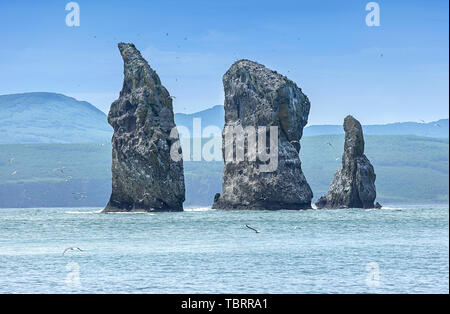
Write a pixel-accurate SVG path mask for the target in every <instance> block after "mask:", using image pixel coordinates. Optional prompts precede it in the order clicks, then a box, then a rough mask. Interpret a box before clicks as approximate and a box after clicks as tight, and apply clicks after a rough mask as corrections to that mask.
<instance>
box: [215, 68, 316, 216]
mask: <svg viewBox="0 0 450 314" xmlns="http://www.w3.org/2000/svg"><path fill="white" fill-rule="evenodd" d="M223 84H224V91H225V128H224V133H223V147H222V149H223V154H224V159H225V167H224V170H223V182H222V194H217V195H216V196H215V197H214V205H213V208H215V209H255V210H282V209H292V210H299V209H309V208H311V199H312V197H313V193H312V191H311V188H310V186H309V185H308V183H307V181H306V178H305V176H304V175H303V172H302V168H301V161H300V158H299V152H300V139H301V138H302V135H303V128H304V127H305V125H306V124H307V123H308V115H309V110H310V102H309V100H308V97H307V96H306V95H305V94H303V92H302V90H301V89H300V88H299V87H298V86H297V85H296V84H295V83H294V82H292V81H291V80H289V79H288V78H286V77H285V76H282V75H280V74H278V73H277V72H275V71H272V70H269V69H267V68H266V67H264V66H263V65H261V64H258V63H256V62H253V61H249V60H241V61H238V62H236V63H235V64H233V65H232V66H231V68H230V69H229V70H228V71H227V73H226V74H225V75H224V77H223ZM247 127H254V128H260V127H267V128H269V127H277V128H278V130H277V134H275V139H276V142H275V143H276V144H277V150H278V151H277V152H276V155H275V156H278V164H277V167H276V168H275V169H273V170H272V171H261V169H262V168H261V167H260V166H261V164H263V162H261V161H260V160H256V161H253V160H252V159H245V160H244V161H240V162H235V161H233V160H231V161H230V160H227V157H226V151H225V147H226V145H230V144H229V143H228V144H227V139H226V135H225V134H226V130H227V128H242V129H246V128H247ZM259 136H260V134H258V140H259ZM268 138H269V135H268V134H267V136H266V142H267V139H268ZM246 143H247V141H246ZM246 145H247V144H246ZM268 146H269V145H266V147H268ZM274 146H276V145H274ZM258 149H259V144H258ZM244 150H245V151H249V149H248V147H247V146H245V149H244Z"/></svg>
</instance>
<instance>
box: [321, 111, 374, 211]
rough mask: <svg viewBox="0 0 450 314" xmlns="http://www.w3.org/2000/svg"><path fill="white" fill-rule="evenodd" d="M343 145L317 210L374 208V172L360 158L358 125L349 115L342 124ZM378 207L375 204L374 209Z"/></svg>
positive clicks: (359, 128)
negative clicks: (337, 165)
mask: <svg viewBox="0 0 450 314" xmlns="http://www.w3.org/2000/svg"><path fill="white" fill-rule="evenodd" d="M344 131H345V145H344V154H343V156H342V166H341V168H340V169H339V170H338V171H337V172H336V174H335V175H334V179H333V182H332V183H331V186H330V189H329V191H328V195H326V196H322V197H321V198H320V199H319V200H318V201H317V202H316V206H317V208H374V207H375V205H374V201H375V198H376V194H377V193H376V188H375V179H376V175H375V171H374V169H373V166H372V164H371V163H370V161H369V159H367V157H366V155H364V136H363V130H362V126H361V124H360V123H359V122H358V120H356V119H355V118H353V117H352V116H347V117H346V118H345V121H344ZM379 206H380V205H379V204H378V203H377V206H376V207H379Z"/></svg>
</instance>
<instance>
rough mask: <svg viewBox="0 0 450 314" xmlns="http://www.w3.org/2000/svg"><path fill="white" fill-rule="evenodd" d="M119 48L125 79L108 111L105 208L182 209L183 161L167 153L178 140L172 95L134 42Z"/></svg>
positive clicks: (114, 209)
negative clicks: (110, 135)
mask: <svg viewBox="0 0 450 314" xmlns="http://www.w3.org/2000/svg"><path fill="white" fill-rule="evenodd" d="M119 50H120V53H121V55H122V58H123V61H124V82H123V88H122V91H121V92H120V97H119V99H117V100H116V101H115V102H113V103H112V105H111V109H110V112H109V115H108V122H109V124H111V126H112V127H113V128H114V135H113V138H112V147H113V150H112V194H111V198H110V201H109V203H108V205H107V206H106V208H105V210H104V212H113V211H182V210H183V202H184V200H185V186H184V174H183V160H182V158H180V159H179V160H178V161H174V160H173V158H171V154H170V149H171V146H172V144H174V143H176V142H177V141H178V133H177V132H172V129H173V128H174V127H175V123H174V114H173V108H172V98H171V96H170V94H169V92H168V91H167V90H166V89H165V88H164V86H162V85H161V81H160V79H159V77H158V75H157V74H156V72H155V71H153V69H152V68H151V67H150V66H149V65H148V63H147V62H146V61H145V60H144V59H143V58H142V56H141V53H140V52H139V51H138V50H137V49H136V48H135V46H134V45H133V44H124V43H120V44H119ZM171 133H172V134H171ZM171 135H172V136H171ZM175 145H176V144H175ZM179 152H181V148H180V149H179Z"/></svg>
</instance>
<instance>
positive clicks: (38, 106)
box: [0, 93, 112, 144]
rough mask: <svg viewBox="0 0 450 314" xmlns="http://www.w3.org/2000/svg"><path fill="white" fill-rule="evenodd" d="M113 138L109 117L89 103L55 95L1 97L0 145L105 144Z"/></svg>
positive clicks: (38, 94) (31, 94)
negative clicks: (108, 121)
mask: <svg viewBox="0 0 450 314" xmlns="http://www.w3.org/2000/svg"><path fill="white" fill-rule="evenodd" d="M111 134H112V128H111V127H110V126H109V125H108V123H107V122H106V115H105V114H104V113H103V112H102V111H100V110H98V109H97V108H96V107H94V106H93V105H91V104H90V103H88V102H85V101H78V100H76V99H74V98H71V97H67V96H64V95H61V94H54V93H26V94H14V95H3V96H0V144H15V143H88V142H105V141H109V140H110V139H111Z"/></svg>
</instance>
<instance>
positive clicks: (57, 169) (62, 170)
mask: <svg viewBox="0 0 450 314" xmlns="http://www.w3.org/2000/svg"><path fill="white" fill-rule="evenodd" d="M65 168H66V167H61V168H55V169H53V171H59V172H61V173H64V169H65Z"/></svg>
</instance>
